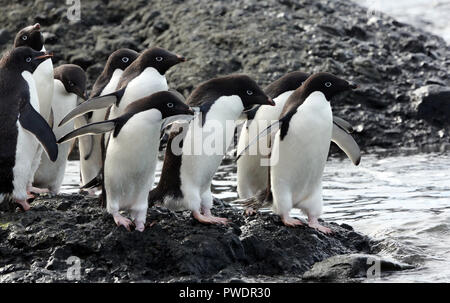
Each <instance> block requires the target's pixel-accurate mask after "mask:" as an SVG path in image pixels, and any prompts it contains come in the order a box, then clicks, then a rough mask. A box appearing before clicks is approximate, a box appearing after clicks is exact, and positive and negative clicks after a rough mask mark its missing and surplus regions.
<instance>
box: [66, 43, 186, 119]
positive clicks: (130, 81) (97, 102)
mask: <svg viewBox="0 0 450 303" xmlns="http://www.w3.org/2000/svg"><path fill="white" fill-rule="evenodd" d="M184 61H186V59H185V58H184V57H182V56H180V55H176V54H173V53H171V52H169V51H167V50H165V49H163V48H159V47H153V48H150V49H147V50H146V51H144V52H143V53H142V54H140V55H139V57H138V58H137V59H136V60H135V61H134V62H133V63H131V64H130V66H128V67H127V68H126V69H125V71H124V72H123V73H122V76H121V77H120V80H119V83H118V84H117V87H116V91H114V92H112V93H110V94H106V95H103V96H98V97H95V98H92V99H89V100H88V101H86V102H84V103H82V104H81V105H80V106H78V107H77V108H75V109H74V110H73V111H71V112H70V113H69V114H67V115H66V117H64V119H63V120H62V121H61V123H60V125H64V124H65V123H67V122H68V121H70V120H71V119H73V118H76V117H78V116H81V115H83V114H85V113H87V112H91V111H94V110H98V109H102V108H108V107H110V112H109V114H108V115H107V116H108V119H114V118H116V117H118V116H119V115H121V114H122V112H123V110H124V109H125V108H126V107H127V106H128V105H129V104H130V103H132V102H134V101H136V100H138V99H140V98H143V97H146V96H149V95H151V94H153V93H156V92H158V91H167V90H168V89H169V87H168V85H167V80H166V76H165V74H166V72H167V71H168V70H169V69H170V68H171V67H172V66H174V65H176V64H179V63H181V62H184Z"/></svg>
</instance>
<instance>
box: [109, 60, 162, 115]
mask: <svg viewBox="0 0 450 303" xmlns="http://www.w3.org/2000/svg"><path fill="white" fill-rule="evenodd" d="M168 89H169V87H168V86H167V80H166V77H165V76H163V75H161V74H159V72H158V71H157V70H156V69H154V68H153V67H147V68H146V69H145V70H144V71H143V72H142V73H141V74H140V75H139V76H138V77H136V78H134V79H133V80H131V81H130V83H128V85H127V88H126V89H125V93H124V95H123V96H122V99H121V100H120V104H119V107H116V106H113V107H112V108H111V114H110V119H114V118H116V117H118V116H120V115H121V114H122V113H123V111H124V109H125V108H126V107H127V106H128V105H129V104H131V103H132V102H134V101H136V100H139V99H141V98H143V97H146V96H150V95H151V94H154V93H156V92H159V91H164V90H168Z"/></svg>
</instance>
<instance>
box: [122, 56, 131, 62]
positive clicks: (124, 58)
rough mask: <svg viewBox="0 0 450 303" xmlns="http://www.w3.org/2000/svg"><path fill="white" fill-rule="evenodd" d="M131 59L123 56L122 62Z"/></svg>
mask: <svg viewBox="0 0 450 303" xmlns="http://www.w3.org/2000/svg"><path fill="white" fill-rule="evenodd" d="M129 60H130V58H128V57H123V58H122V62H123V63H127V62H128V61H129Z"/></svg>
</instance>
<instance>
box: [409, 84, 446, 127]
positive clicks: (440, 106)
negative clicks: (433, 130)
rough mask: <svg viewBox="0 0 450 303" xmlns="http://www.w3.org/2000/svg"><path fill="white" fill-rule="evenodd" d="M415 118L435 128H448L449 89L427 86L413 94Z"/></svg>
mask: <svg viewBox="0 0 450 303" xmlns="http://www.w3.org/2000/svg"><path fill="white" fill-rule="evenodd" d="M413 96H414V101H415V106H416V108H417V116H418V117H419V118H421V119H424V120H426V121H428V122H429V123H431V124H433V125H436V126H437V127H440V128H443V127H446V128H448V127H449V126H450V119H449V117H450V87H445V86H441V85H435V84H433V85H427V86H423V87H421V88H419V89H416V90H415V91H414V92H413Z"/></svg>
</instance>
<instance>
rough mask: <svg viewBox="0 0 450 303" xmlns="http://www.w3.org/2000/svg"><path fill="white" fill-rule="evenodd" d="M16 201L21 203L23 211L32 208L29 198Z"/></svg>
mask: <svg viewBox="0 0 450 303" xmlns="http://www.w3.org/2000/svg"><path fill="white" fill-rule="evenodd" d="M16 203H17V204H19V207H20V208H21V209H22V210H23V211H27V210H29V209H30V207H31V206H30V204H28V202H27V200H16Z"/></svg>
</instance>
